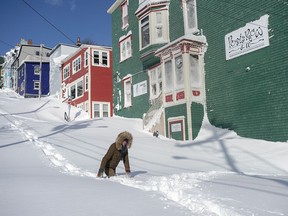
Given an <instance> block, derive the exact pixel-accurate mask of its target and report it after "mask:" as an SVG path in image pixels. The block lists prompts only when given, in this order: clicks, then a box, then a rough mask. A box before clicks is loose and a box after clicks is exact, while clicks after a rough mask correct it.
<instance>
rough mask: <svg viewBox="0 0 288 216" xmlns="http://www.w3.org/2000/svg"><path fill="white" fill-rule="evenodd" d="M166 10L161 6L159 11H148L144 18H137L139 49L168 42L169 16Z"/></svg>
mask: <svg viewBox="0 0 288 216" xmlns="http://www.w3.org/2000/svg"><path fill="white" fill-rule="evenodd" d="M147 7H148V8H149V7H150V6H149V5H147ZM140 8H141V6H140ZM167 8H168V7H164V6H163V7H162V8H160V9H159V10H155V11H153V10H152V11H150V12H149V15H147V16H146V17H143V18H139V41H140V42H139V46H140V49H143V48H145V47H147V46H149V45H152V44H159V43H167V42H169V25H168V23H169V16H168V10H167ZM140 11H141V10H140Z"/></svg>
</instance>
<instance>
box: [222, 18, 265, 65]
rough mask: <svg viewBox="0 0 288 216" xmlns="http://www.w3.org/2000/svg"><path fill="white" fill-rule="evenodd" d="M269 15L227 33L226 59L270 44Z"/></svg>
mask: <svg viewBox="0 0 288 216" xmlns="http://www.w3.org/2000/svg"><path fill="white" fill-rule="evenodd" d="M268 18H269V15H267V14H266V15H264V16H262V17H261V18H260V19H259V20H256V21H253V22H250V23H247V24H246V25H245V26H244V27H242V28H239V29H237V30H235V31H233V32H231V33H229V34H227V35H225V51H226V60H229V59H233V58H236V57H238V56H241V55H244V54H247V53H250V52H253V51H256V50H259V49H262V48H264V47H267V46H269V32H268Z"/></svg>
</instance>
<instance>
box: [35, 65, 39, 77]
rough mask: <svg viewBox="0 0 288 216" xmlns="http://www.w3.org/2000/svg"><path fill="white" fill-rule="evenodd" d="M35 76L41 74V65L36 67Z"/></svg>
mask: <svg viewBox="0 0 288 216" xmlns="http://www.w3.org/2000/svg"><path fill="white" fill-rule="evenodd" d="M34 74H35V75H39V74H40V65H34Z"/></svg>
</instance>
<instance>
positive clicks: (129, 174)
mask: <svg viewBox="0 0 288 216" xmlns="http://www.w3.org/2000/svg"><path fill="white" fill-rule="evenodd" d="M126 176H127V177H129V178H130V177H131V171H130V170H126Z"/></svg>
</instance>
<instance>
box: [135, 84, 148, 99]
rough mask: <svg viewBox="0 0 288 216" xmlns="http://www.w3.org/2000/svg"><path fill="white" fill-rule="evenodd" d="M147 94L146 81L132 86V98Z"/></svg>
mask: <svg viewBox="0 0 288 216" xmlns="http://www.w3.org/2000/svg"><path fill="white" fill-rule="evenodd" d="M143 94H147V80H145V81H143V82H140V83H136V84H135V85H133V97H137V96H140V95H143Z"/></svg>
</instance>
